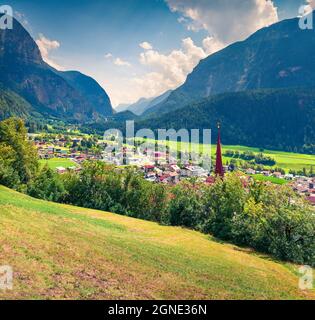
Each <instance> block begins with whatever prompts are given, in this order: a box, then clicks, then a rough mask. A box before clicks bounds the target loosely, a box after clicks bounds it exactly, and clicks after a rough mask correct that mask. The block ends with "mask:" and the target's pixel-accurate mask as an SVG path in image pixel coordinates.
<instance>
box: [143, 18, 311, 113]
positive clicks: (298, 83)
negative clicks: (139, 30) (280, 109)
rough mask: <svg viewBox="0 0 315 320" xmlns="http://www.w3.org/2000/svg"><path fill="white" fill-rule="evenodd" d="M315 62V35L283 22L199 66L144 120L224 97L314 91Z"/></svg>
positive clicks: (296, 23) (215, 55)
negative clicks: (271, 91)
mask: <svg viewBox="0 0 315 320" xmlns="http://www.w3.org/2000/svg"><path fill="white" fill-rule="evenodd" d="M314 57H315V32H314V30H301V29H300V28H299V25H298V19H297V18H294V19H288V20H283V21H281V22H279V23H276V24H273V25H271V26H269V27H266V28H263V29H261V30H258V31H257V32H256V33H254V34H253V35H252V36H250V37H249V38H248V39H246V40H245V41H241V42H236V43H234V44H232V45H230V46H228V47H227V48H225V49H223V50H221V51H219V52H217V53H215V54H212V55H211V56H209V57H207V58H206V59H204V60H202V61H201V62H200V63H199V64H198V65H197V66H196V68H195V69H194V70H193V72H192V73H191V74H190V75H189V76H188V77H187V80H186V82H185V83H184V84H183V85H182V86H181V87H179V88H178V89H176V90H174V91H173V92H172V93H171V95H170V96H169V97H168V99H166V101H164V102H162V103H161V104H159V105H158V106H156V107H155V108H152V109H150V110H148V111H146V113H145V114H146V115H148V114H154V113H156V114H161V113H166V112H169V111H171V110H174V109H179V108H181V107H185V106H186V105H188V104H189V103H193V102H196V101H198V100H199V101H200V100H201V99H203V98H209V97H210V96H213V95H216V94H221V93H226V92H241V91H248V90H257V89H270V88H273V89H276V88H293V87H313V86H314V85H315V64H314Z"/></svg>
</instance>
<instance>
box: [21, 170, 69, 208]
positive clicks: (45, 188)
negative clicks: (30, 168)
mask: <svg viewBox="0 0 315 320" xmlns="http://www.w3.org/2000/svg"><path fill="white" fill-rule="evenodd" d="M27 192H28V194H29V195H30V196H32V197H35V198H38V199H43V200H48V201H55V202H60V201H62V200H63V198H64V196H65V193H66V190H65V187H64V185H63V182H62V180H61V179H60V177H59V175H58V174H57V173H55V172H54V171H53V170H51V169H50V168H49V167H48V165H46V166H45V167H44V168H43V169H42V170H41V171H40V173H39V174H38V176H37V177H36V178H35V179H33V180H32V181H31V182H30V183H29V184H28V187H27Z"/></svg>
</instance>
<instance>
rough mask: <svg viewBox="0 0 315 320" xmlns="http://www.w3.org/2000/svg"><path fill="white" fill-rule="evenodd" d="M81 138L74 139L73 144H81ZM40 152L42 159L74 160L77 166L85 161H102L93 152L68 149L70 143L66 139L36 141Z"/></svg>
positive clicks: (100, 157)
mask: <svg viewBox="0 0 315 320" xmlns="http://www.w3.org/2000/svg"><path fill="white" fill-rule="evenodd" d="M80 141H81V139H80V138H73V139H72V140H71V143H79V142H80ZM34 143H35V146H36V147H37V150H38V155H39V158H40V159H45V160H49V159H52V158H61V159H72V160H73V161H74V162H76V163H77V164H81V163H82V162H84V161H85V160H102V156H100V155H97V154H94V153H93V152H92V151H91V150H89V151H88V152H79V151H76V150H75V149H72V148H66V147H65V144H66V143H68V141H66V140H64V139H55V140H53V141H49V142H46V141H34Z"/></svg>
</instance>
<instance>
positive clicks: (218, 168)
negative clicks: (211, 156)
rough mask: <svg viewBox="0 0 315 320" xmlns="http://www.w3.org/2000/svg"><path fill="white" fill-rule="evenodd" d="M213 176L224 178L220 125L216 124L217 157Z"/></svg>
mask: <svg viewBox="0 0 315 320" xmlns="http://www.w3.org/2000/svg"><path fill="white" fill-rule="evenodd" d="M215 175H216V176H220V177H222V178H223V177H224V169H223V163H222V150H221V125H220V123H218V141H217V155H216V162H215Z"/></svg>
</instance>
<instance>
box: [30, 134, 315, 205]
mask: <svg viewBox="0 0 315 320" xmlns="http://www.w3.org/2000/svg"><path fill="white" fill-rule="evenodd" d="M81 140H82V139H81V138H72V139H71V141H70V142H71V144H79V143H80V142H81ZM34 143H35V145H36V147H37V149H38V154H39V157H40V158H41V159H47V160H48V159H51V158H64V159H71V160H72V161H73V162H74V163H75V164H76V165H75V166H74V167H73V169H74V170H77V171H79V170H80V164H81V163H82V162H84V161H86V160H101V161H104V162H107V163H110V164H114V165H122V164H124V165H133V166H136V167H138V168H139V171H140V172H142V173H143V175H144V178H145V179H146V180H147V181H151V182H155V183H163V184H170V185H175V184H177V183H178V182H180V181H181V180H183V179H186V178H191V177H195V178H198V180H199V181H201V182H205V183H213V182H214V178H213V177H212V176H211V175H210V171H208V170H205V169H204V168H203V167H201V166H199V165H198V164H191V162H190V161H187V162H186V163H183V164H182V165H181V167H179V166H178V163H177V159H175V158H173V157H171V156H170V155H169V154H167V153H165V152H156V151H153V150H145V152H143V151H140V150H139V151H138V150H136V151H135V149H133V148H127V147H126V148H124V149H123V150H122V151H113V150H112V151H111V152H103V154H95V153H93V151H92V150H88V151H87V152H78V151H76V150H74V149H72V148H66V147H65V145H66V144H67V143H69V140H68V141H66V140H65V139H63V138H60V139H55V140H53V141H36V140H35V141H34ZM56 171H57V172H58V173H60V174H62V173H64V172H66V171H67V169H66V168H63V167H58V168H56ZM224 171H225V172H228V171H233V168H230V167H228V166H224ZM244 173H245V174H246V176H248V177H249V176H252V175H255V174H263V175H265V176H272V177H276V178H280V179H285V180H288V181H290V182H289V184H290V185H291V186H292V188H293V190H294V191H296V192H297V193H299V194H300V195H302V196H304V197H306V199H307V200H308V201H309V202H310V203H311V204H312V205H314V206H315V178H307V177H301V176H294V175H292V174H283V173H281V172H274V171H257V170H254V169H246V170H245V171H244Z"/></svg>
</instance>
